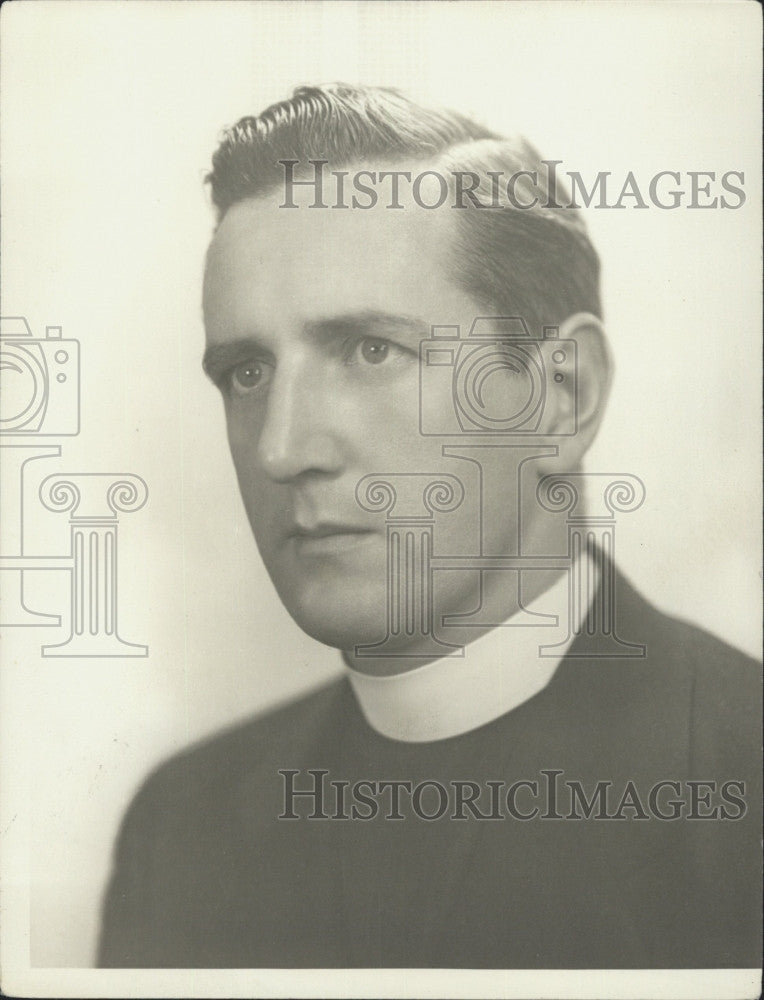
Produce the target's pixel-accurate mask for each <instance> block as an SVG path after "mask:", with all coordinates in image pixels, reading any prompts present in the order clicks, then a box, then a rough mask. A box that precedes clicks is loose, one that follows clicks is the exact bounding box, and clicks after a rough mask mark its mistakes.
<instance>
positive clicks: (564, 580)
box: [346, 553, 599, 743]
mask: <svg viewBox="0 0 764 1000" xmlns="http://www.w3.org/2000/svg"><path fill="white" fill-rule="evenodd" d="M582 559H583V560H585V561H586V563H587V565H585V566H581V567H580V569H581V570H583V572H582V574H581V577H580V578H582V579H584V580H588V581H589V586H588V587H587V598H586V599H585V600H583V601H576V602H573V603H575V605H576V608H577V610H576V609H573V610H572V611H570V610H569V604H570V603H571V602H569V600H568V593H569V587H568V580H569V578H572V573H575V572H577V570H578V568H579V567H577V566H574V567H573V568H572V572H571V574H568V573H563V574H562V576H561V577H560V578H559V579H558V580H557V581H556V582H555V583H554V584H553V585H552V586H551V587H550V588H549V590H547V591H545V592H544V593H543V594H541V595H540V596H539V597H537V598H536V599H535V600H534V601H532V602H531V603H530V604H529V605H528V607H527V609H526V610H528V611H532V612H537V613H543V614H555V615H557V617H558V624H557V625H556V626H549V625H545V626H542V627H539V628H536V627H524V626H517V627H514V628H510V627H508V626H512V624H513V622H514V621H515V618H516V616H512V617H510V618H509V619H507V621H506V622H505V623H504V625H503V626H498V627H496V628H493V629H491V631H490V632H486V633H485V634H484V635H482V636H481V637H480V638H479V639H476V640H475V641H474V642H472V643H470V644H469V645H468V646H465V647H464V656H463V657H443V658H442V659H440V660H434V661H433V662H431V663H426V664H425V665H424V666H422V667H416V668H415V669H414V670H409V671H406V672H405V673H401V674H393V675H392V676H384V677H378V676H375V675H372V674H363V673H360V672H359V671H358V670H354V669H352V668H351V667H349V666H347V664H346V670H347V673H348V676H349V678H350V683H351V685H352V687H353V691H354V692H355V695H356V698H357V699H358V702H359V704H360V706H361V710H362V711H363V714H364V716H365V717H366V721H367V722H368V723H369V725H370V726H371V727H372V728H373V729H375V730H376V731H377V732H378V733H381V734H382V735H383V736H387V737H388V738H389V739H392V740H400V741H402V742H406V743H428V742H431V741H433V740H444V739H449V738H450V737H452V736H460V735H461V734H463V733H468V732H470V731H471V730H473V729H477V728H478V727H479V726H484V725H486V724H487V723H489V722H493V720H494V719H498V718H499V716H501V715H505V714H506V713H507V712H510V711H511V710H512V709H513V708H517V707H518V705H522V703H523V702H525V701H528V699H529V698H532V697H533V696H534V695H535V694H538V693H539V691H541V690H543V689H544V688H545V687H546V686H547V684H548V683H549V681H550V680H551V679H552V676H553V674H554V673H555V671H556V670H557V667H558V666H559V665H560V661H561V660H562V658H563V657H564V656H565V654H566V653H567V651H568V649H569V648H570V645H571V643H572V642H573V638H574V633H575V632H577V631H578V630H579V629H580V627H581V625H582V624H583V622H584V619H585V618H586V615H587V613H588V611H589V608H590V606H591V603H592V600H593V599H594V594H595V593H596V590H597V587H598V586H599V571H598V568H597V565H596V563H595V561H594V560H593V559H592V558H591V557H590V556H589V554H588V553H585V554H584V555H583V556H582ZM571 613H572V614H573V615H574V620H573V621H572V622H570V625H571V627H570V628H569V627H568V625H569V617H570V614H571ZM542 645H543V646H546V647H548V646H556V647H557V648H556V649H555V650H554V651H553V653H552V655H551V656H550V655H548V652H547V654H546V655H544V656H540V655H539V646H542Z"/></svg>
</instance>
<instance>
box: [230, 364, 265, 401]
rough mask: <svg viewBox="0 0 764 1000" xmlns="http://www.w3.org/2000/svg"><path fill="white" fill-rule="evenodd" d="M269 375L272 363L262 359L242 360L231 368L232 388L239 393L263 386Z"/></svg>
mask: <svg viewBox="0 0 764 1000" xmlns="http://www.w3.org/2000/svg"><path fill="white" fill-rule="evenodd" d="M269 377H270V365H267V364H264V363H263V362H262V361H242V362H241V363H240V364H238V365H235V366H234V367H233V368H232V369H231V371H230V373H229V376H228V378H229V382H230V385H231V389H232V390H233V391H234V392H235V393H238V394H239V395H243V394H245V393H248V392H252V391H253V390H255V389H260V388H262V387H263V386H264V385H265V384H266V383H267V382H268V379H269Z"/></svg>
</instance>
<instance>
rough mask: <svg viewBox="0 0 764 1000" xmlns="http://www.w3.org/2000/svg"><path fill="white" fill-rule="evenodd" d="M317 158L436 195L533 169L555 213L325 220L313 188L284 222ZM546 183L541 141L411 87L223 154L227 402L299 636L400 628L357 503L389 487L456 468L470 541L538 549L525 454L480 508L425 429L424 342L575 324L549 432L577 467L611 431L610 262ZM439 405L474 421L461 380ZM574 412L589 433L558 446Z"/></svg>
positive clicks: (471, 208) (277, 114)
mask: <svg viewBox="0 0 764 1000" xmlns="http://www.w3.org/2000/svg"><path fill="white" fill-rule="evenodd" d="M316 159H320V160H325V161H328V162H327V170H329V171H343V170H348V171H349V170H353V169H359V170H360V169H361V168H364V169H367V170H370V171H373V172H375V173H378V172H380V171H386V170H408V171H411V172H412V173H416V172H420V173H421V172H424V171H432V172H433V174H432V176H431V178H430V180H432V183H435V174H437V175H439V176H443V177H446V178H448V183H449V184H450V185H452V186H453V184H454V183H456V181H455V178H456V175H457V174H458V172H459V171H462V172H474V173H479V174H480V175H481V176H487V175H488V174H489V172H491V171H493V172H495V173H496V172H501V171H503V172H504V174H505V175H518V174H520V172H521V171H529V172H535V175H536V179H535V181H534V182H531V183H530V186H528V182H529V180H530V178H529V176H528V175H523V177H522V178H520V180H521V181H522V183H524V184H526V193H525V195H524V197H527V195H528V194H529V193H530V194H533V193H534V192H535V194H536V195H539V197H538V205H537V207H535V208H532V209H527V210H525V209H523V210H519V209H518V210H514V209H508V208H506V207H504V208H500V209H490V208H489V209H480V208H477V207H476V206H475V205H474V203H473V202H472V201H471V200H470V199H467V201H466V204H465V207H464V208H457V209H452V208H451V207H450V206H451V205H452V204H453V199H451V198H449V199H448V200H447V201H446V202H445V204H444V205H443V206H442V207H441V208H439V209H438V210H429V209H427V208H424V207H421V206H420V205H417V204H414V203H408V204H407V205H406V206H405V207H404V209H403V210H396V209H390V208H387V207H386V205H385V204H384V203H378V204H377V205H375V206H374V207H372V208H369V209H368V210H367V209H361V208H348V209H341V208H340V209H334V208H330V207H327V208H326V209H318V208H316V209H311V208H309V207H308V206H309V205H310V204H311V203H312V201H313V194H312V193H310V194H309V191H308V188H300V189H299V191H297V189H296V192H297V193H295V197H297V198H298V201H300V198H299V197H298V195H299V194H300V192H301V193H302V195H303V196H304V197H302V203H301V204H299V205H298V207H297V208H294V209H290V208H283V207H281V208H280V207H279V206H280V205H283V204H284V178H285V168H284V165H283V164H282V163H281V162H280V161H283V160H298V161H299V162H300V163H301V164H304V165H306V167H307V163H308V161H309V160H316ZM310 173H311V172H310V170H308V171H307V172H306V174H305V176H310ZM546 176H547V172H546V170H545V168H544V166H543V165H542V163H541V161H540V158H539V157H538V154H537V153H536V152H535V151H534V150H533V149H532V148H531V147H530V146H529V145H528V144H527V143H526V142H525V141H524V140H519V139H518V140H504V139H501V138H499V137H498V136H496V135H495V134H494V133H492V132H490V131H488V130H487V129H484V128H482V127H481V126H479V125H476V124H475V123H473V122H471V121H469V120H468V119H466V118H463V117H462V116H460V115H457V114H454V113H451V112H444V111H432V110H428V109H425V108H420V107H419V106H417V105H414V104H412V103H411V102H409V101H407V100H406V99H405V98H403V97H402V96H400V95H398V94H396V93H395V92H393V91H389V90H382V89H358V88H350V87H345V86H334V87H328V88H322V89H314V88H310V89H307V88H306V89H302V90H299V91H297V92H296V93H295V96H294V97H293V98H292V99H291V100H290V101H285V102H282V103H280V104H277V105H274V106H273V107H271V108H269V109H267V110H266V111H265V112H263V114H262V115H260V116H258V117H257V118H246V119H243V120H242V121H241V122H239V123H238V124H237V125H236V126H234V127H233V128H232V129H230V130H229V131H228V132H227V133H226V134H225V136H224V139H223V141H222V143H221V145H220V147H219V149H218V151H217V152H216V154H215V156H214V159H213V170H212V173H211V174H210V176H209V178H208V179H209V182H210V185H211V190H212V198H213V202H214V204H215V206H216V208H217V210H218V226H217V230H216V233H215V236H214V239H213V241H212V244H211V246H210V249H209V252H208V257H207V269H206V274H205V288H204V316H205V326H206V331H207V342H208V353H207V356H206V366H207V370H208V372H209V374H210V375H211V377H212V378H213V379H214V380H215V382H216V383H217V384H218V385H219V386H220V388H221V390H222V392H223V397H224V401H225V406H226V416H227V422H228V435H229V442H230V445H231V451H232V454H233V458H234V463H235V465H236V470H237V475H238V479H239V484H240V487H241V492H242V496H243V499H244V504H245V507H246V509H247V513H248V515H249V519H250V523H251V525H252V528H253V531H254V534H255V538H256V540H257V543H258V546H259V549H260V552H261V554H262V556H263V559H264V562H265V564H266V567H267V568H268V571H269V573H270V575H271V578H272V579H273V582H274V584H275V586H276V588H277V590H278V592H279V594H280V596H281V598H282V600H283V601H284V604H285V605H286V607H287V609H288V610H289V611H290V613H291V614H292V615H293V617H294V618H295V620H296V621H297V623H298V624H299V625H300V626H301V627H302V628H303V629H304V630H305V631H306V632H308V633H309V634H311V635H313V636H314V637H316V638H318V639H319V640H321V641H323V642H326V643H328V644H330V645H335V646H338V647H340V648H344V649H348V648H350V647H352V646H353V645H355V644H356V643H368V642H373V641H375V640H377V639H380V638H381V637H382V635H383V634H384V627H385V610H386V604H387V594H386V529H385V524H384V519H383V518H380V516H379V515H374V514H371V513H369V512H368V511H365V510H363V509H362V508H361V507H360V506H359V504H358V502H357V500H356V493H355V490H356V486H357V484H358V482H359V481H360V479H362V478H363V477H364V476H366V475H368V474H370V473H382V474H396V475H398V474H408V473H412V474H413V473H422V472H427V473H448V474H452V475H454V474H455V475H457V476H459V477H461V478H462V479H463V481H464V482H465V485H467V486H468V487H469V486H472V490H471V493H472V495H473V502H469V498H468V501H467V502H465V503H464V504H462V505H461V506H460V508H459V509H458V510H456V511H454V512H452V513H450V514H449V515H448V517H449V521H448V536H449V537H450V538H451V539H452V540H454V542H453V544H454V545H455V546H456V547H458V545H459V543H460V541H461V542H462V543H464V544H467V549H468V551H476V548H475V546H479V547H480V548H481V550H482V551H484V552H492V553H507V552H511V551H513V550H514V549H515V548H516V546H517V542H516V539H517V535H518V520H519V505H520V504H521V498H520V497H519V496H518V495H517V493H518V490H517V476H516V469H515V466H514V465H513V461H514V459H513V458H512V456H511V455H510V454H509V451H508V450H502V449H500V448H493V449H487V450H486V451H485V452H484V453H481V465H482V468H483V483H482V487H483V488H482V496H480V495H478V494H479V493H480V492H481V491H480V488H479V486H480V484H477V483H475V482H474V481H473V480H474V476H473V477H472V479H471V474H470V471H469V470H468V469H467V468H466V466H465V463H464V462H463V461H462V462H461V463H460V462H459V461H458V460H455V459H453V458H449V457H448V456H446V455H444V448H443V445H444V443H446V442H445V441H444V439H443V438H441V437H429V436H426V435H424V434H422V433H421V427H420V370H419V345H420V343H421V341H423V340H425V339H427V338H428V337H429V334H430V328H431V326H432V325H434V324H437V325H442V326H457V325H458V326H459V327H460V329H461V330H462V331H463V333H464V334H466V332H467V331H468V330H469V329H470V326H471V324H472V321H473V320H474V318H475V317H476V316H479V315H483V316H486V315H493V316H500V315H503V316H509V315H511V316H522V317H523V318H524V319H525V320H526V322H527V323H528V325H529V327H530V329H531V331H532V334H533V336H534V337H540V336H541V329H542V327H543V326H549V325H553V324H556V325H559V326H560V335H561V337H562V338H566V337H573V338H575V339H576V341H577V343H578V345H579V352H578V358H579V372H580V373H579V378H578V380H577V381H576V380H575V379H568V381H567V382H563V384H562V385H560V386H554V385H552V384H551V383H550V392H549V394H548V397H547V399H546V400H545V405H544V411H543V422H542V426H540V428H539V434H541V435H542V436H543V439H544V440H545V441H547V443H548V442H549V441H551V440H554V441H555V442H558V447H559V451H560V458H561V461H562V462H563V464H564V467H567V468H572V467H574V466H576V465H577V464H578V462H579V460H580V458H581V456H582V454H583V452H584V451H585V450H586V447H587V446H588V443H589V441H590V440H591V438H592V437H593V435H594V433H595V431H596V426H597V424H598V419H599V414H600V412H601V404H602V401H603V398H604V394H605V391H606V383H607V377H606V375H607V360H606V353H605V348H604V345H603V343H602V339H601V336H600V330H599V326H598V321H597V319H596V317H597V316H598V315H599V309H600V306H599V296H598V261H597V257H596V254H595V252H594V250H593V248H592V247H591V244H590V243H589V241H588V238H587V236H586V233H585V230H584V228H583V225H582V223H581V221H580V219H579V218H578V216H577V213H576V212H575V210H572V209H562V208H555V207H545V206H546V205H548V204H549V203H550V202H551V204H552V205H554V193H553V192H550V191H549V190H548V189H546V187H545V183H546V182H545V178H546ZM428 182H429V181H428ZM519 190H520V187H519V186H518V191H519ZM422 200H424V199H422ZM527 200H528V201H529V202H530V201H532V198H530V197H528V198H527ZM426 203H427V204H433V203H434V201H433V200H431V199H430V198H429V197H428V198H427V201H426ZM497 377H498V378H499V379H501V380H502V381H501V382H500V383H497V382H496V381H494V382H493V389H492V390H491V391H492V392H494V394H495V393H496V392H497V391H498V395H499V398H502V396H506V405H507V406H509V407H510V408H511V407H512V406H515V405H519V402H518V400H519V396H520V395H522V393H523V392H524V391H526V388H527V387H525V386H524V385H523V384H522V381H521V380H518V379H513V374H512V371H511V366H508V367H507V370H506V371H504V372H501V373H500V374H499V376H497ZM497 385H498V389H497ZM428 392H430V394H431V396H432V393H435V394H439V395H437V398H430V399H429V400H428V406H429V407H430V410H432V409H433V408H434V410H435V412H437V411H438V408H440V409H441V411H442V412H443V413H444V414H446V413H447V412H448V411H449V410H453V406H454V397H453V388H452V386H451V383H450V382H449V381H448V380H441V381H440V382H438V383H437V384H435V385H434V387H433V386H431V387H430V388H429V389H428ZM576 394H577V398H573V397H574V395H576ZM515 397H517V398H515ZM574 410H577V413H578V427H579V432H578V434H577V435H575V437H566V438H565V439H563V438H561V437H560V438H558V437H557V435H559V434H561V433H562V431H561V430H560V428H561V427H562V426H567V423H569V421H570V415H571V412H572V411H574ZM566 422H567V423H566ZM453 440H454V439H452V442H453ZM494 443H495V441H494ZM558 467H559V466H555V468H558ZM489 484H494V485H493V486H492V487H491V486H489ZM495 484H501V486H500V487H497V486H496V485H495ZM469 492H470V490H468V493H469ZM444 516H445V515H444ZM478 521H479V522H481V525H482V528H481V530H482V537H481V538H476V536H475V525H476V523H477V522H478ZM524 525H525V526H524V539H523V541H524V543H525V544H527V542H528V537H527V536H526V535H525V532H526V531H527V532H529V533H530V534H531V535H532V534H533V533H534V532H539V531H542V530H543V529H542V526H541V523H540V521H539V515H538V513H537V512H535V511H533V510H531V511H530V513H529V515H528V516H527V517H526V518H525V521H524ZM465 540H469V541H468V542H465ZM470 546H472V548H470ZM436 575H438V576H439V577H442V579H438V580H437V581H436V594H435V604H436V608H437V612H438V615H442V614H446V613H452V614H453V613H458V612H463V611H469V610H471V609H472V608H473V607H474V606H475V604H476V602H477V601H478V599H479V596H478V586H479V583H478V582H476V581H478V574H470V573H454V574H449V573H443V574H436Z"/></svg>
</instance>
